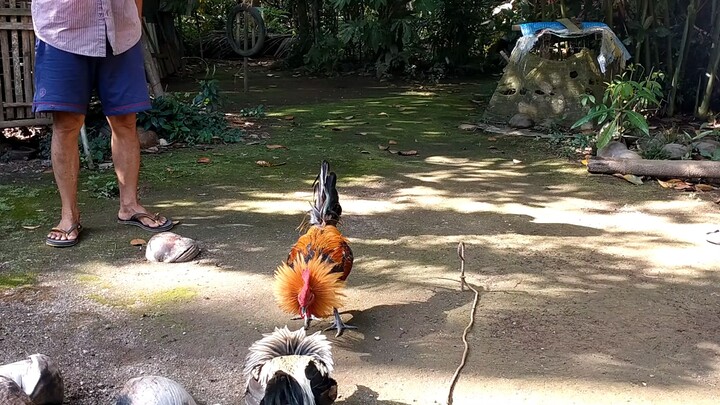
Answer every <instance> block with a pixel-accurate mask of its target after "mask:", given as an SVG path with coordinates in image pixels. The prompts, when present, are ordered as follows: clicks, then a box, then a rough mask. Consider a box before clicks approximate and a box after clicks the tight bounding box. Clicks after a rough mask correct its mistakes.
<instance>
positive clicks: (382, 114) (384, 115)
mask: <svg viewBox="0 0 720 405" xmlns="http://www.w3.org/2000/svg"><path fill="white" fill-rule="evenodd" d="M378 115H379V116H381V117H387V116H388V114H387V113H386V112H381V113H378Z"/></svg>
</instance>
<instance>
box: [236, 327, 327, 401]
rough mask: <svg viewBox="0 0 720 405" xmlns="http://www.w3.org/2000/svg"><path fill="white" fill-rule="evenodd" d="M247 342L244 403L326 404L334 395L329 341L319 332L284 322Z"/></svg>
mask: <svg viewBox="0 0 720 405" xmlns="http://www.w3.org/2000/svg"><path fill="white" fill-rule="evenodd" d="M263 336H264V337H263V338H262V339H260V340H258V341H257V342H255V343H253V344H252V346H250V349H249V353H248V355H247V357H246V359H245V369H244V375H245V381H246V388H245V403H246V404H247V405H329V404H332V403H333V402H335V399H336V398H337V382H336V381H335V380H334V379H333V378H332V377H330V375H331V374H332V371H333V358H332V351H331V346H330V342H329V341H328V340H327V338H326V337H325V336H324V335H321V334H320V332H317V333H314V334H312V335H310V336H306V335H305V330H304V329H299V330H297V331H295V332H291V331H290V330H289V329H288V328H287V326H286V327H284V328H282V329H280V328H275V331H274V332H273V333H270V334H265V335H263Z"/></svg>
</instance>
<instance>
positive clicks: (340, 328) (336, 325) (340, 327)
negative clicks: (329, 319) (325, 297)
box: [325, 308, 357, 337]
mask: <svg viewBox="0 0 720 405" xmlns="http://www.w3.org/2000/svg"><path fill="white" fill-rule="evenodd" d="M333 316H334V317H335V321H333V324H332V325H330V327H329V328H327V329H325V330H326V331H327V330H330V329H337V333H336V334H335V337H340V335H342V334H343V332H344V331H345V329H357V326H352V325H348V324H346V323H344V322H343V321H342V319H340V313H339V312H338V310H337V308H333Z"/></svg>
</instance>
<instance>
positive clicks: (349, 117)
mask: <svg viewBox="0 0 720 405" xmlns="http://www.w3.org/2000/svg"><path fill="white" fill-rule="evenodd" d="M353 118H355V116H354V115H348V116H347V117H345V119H346V120H351V119H353Z"/></svg>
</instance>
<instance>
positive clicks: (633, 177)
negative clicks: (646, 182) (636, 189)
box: [613, 173, 643, 186]
mask: <svg viewBox="0 0 720 405" xmlns="http://www.w3.org/2000/svg"><path fill="white" fill-rule="evenodd" d="M613 176H615V177H619V178H621V179H623V180H626V181H628V182H630V183H632V184H635V185H636V186H640V185H642V184H643V182H642V180H641V179H640V177H638V176H636V175H634V174H620V173H615V174H613Z"/></svg>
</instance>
